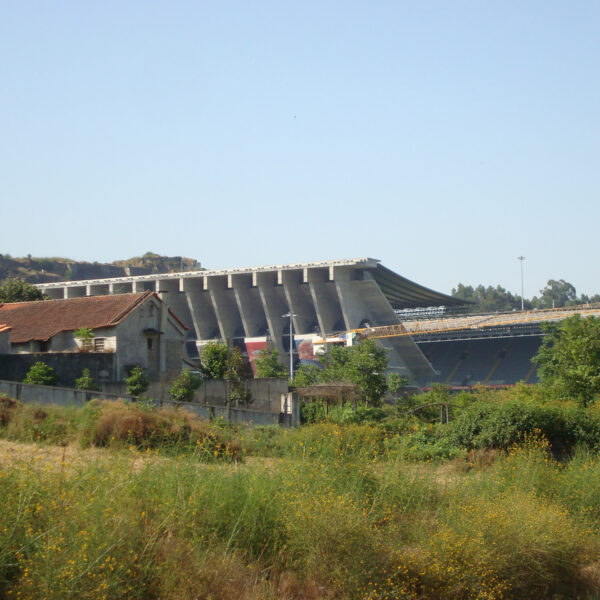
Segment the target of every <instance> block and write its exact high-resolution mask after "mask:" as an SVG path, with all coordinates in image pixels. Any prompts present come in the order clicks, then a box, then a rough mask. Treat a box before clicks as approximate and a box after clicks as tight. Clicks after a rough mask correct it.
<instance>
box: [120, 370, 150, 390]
mask: <svg viewBox="0 0 600 600" xmlns="http://www.w3.org/2000/svg"><path fill="white" fill-rule="evenodd" d="M125 385H126V386H127V387H126V389H127V394H128V395H129V396H135V397H136V398H138V397H139V396H141V395H142V394H143V393H144V392H145V391H147V390H148V387H149V386H150V382H149V381H148V378H147V377H146V373H144V369H142V367H134V368H133V369H132V371H131V373H130V374H129V377H127V379H126V380H125Z"/></svg>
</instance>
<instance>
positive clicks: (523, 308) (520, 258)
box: [517, 256, 525, 311]
mask: <svg viewBox="0 0 600 600" xmlns="http://www.w3.org/2000/svg"><path fill="white" fill-rule="evenodd" d="M517 258H518V259H519V260H520V261H521V311H523V310H525V303H524V298H523V261H524V260H525V257H524V256H517Z"/></svg>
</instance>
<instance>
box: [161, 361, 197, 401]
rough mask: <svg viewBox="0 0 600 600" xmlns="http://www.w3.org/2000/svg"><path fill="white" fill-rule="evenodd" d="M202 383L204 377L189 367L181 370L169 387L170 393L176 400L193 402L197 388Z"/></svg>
mask: <svg viewBox="0 0 600 600" xmlns="http://www.w3.org/2000/svg"><path fill="white" fill-rule="evenodd" d="M201 385H202V379H200V377H196V375H194V374H193V373H192V372H191V371H190V370H189V369H185V370H184V371H182V372H181V374H180V375H179V377H178V378H177V379H176V380H175V381H174V382H173V384H172V385H171V387H170V389H169V395H170V396H171V398H172V399H173V400H175V402H191V401H192V400H193V399H194V394H195V393H196V390H197V389H198V388H199V387H200V386H201Z"/></svg>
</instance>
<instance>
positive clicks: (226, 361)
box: [200, 342, 246, 382]
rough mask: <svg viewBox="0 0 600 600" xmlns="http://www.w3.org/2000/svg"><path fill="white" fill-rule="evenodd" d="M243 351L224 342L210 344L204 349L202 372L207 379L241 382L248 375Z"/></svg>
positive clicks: (201, 357)
mask: <svg viewBox="0 0 600 600" xmlns="http://www.w3.org/2000/svg"><path fill="white" fill-rule="evenodd" d="M245 366H246V365H245V362H244V358H243V357H242V352H241V350H240V349H239V348H238V347H237V346H234V347H233V348H231V347H228V346H227V344H225V343H223V342H209V343H208V344H206V346H204V348H203V349H202V354H201V356H200V370H201V371H202V376H203V377H204V378H205V379H229V380H230V381H234V382H235V381H240V380H241V379H243V378H244V376H245V375H246V373H245Z"/></svg>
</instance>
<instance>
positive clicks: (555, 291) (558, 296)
mask: <svg viewBox="0 0 600 600" xmlns="http://www.w3.org/2000/svg"><path fill="white" fill-rule="evenodd" d="M540 294H541V296H540V297H539V298H536V297H534V298H533V300H532V302H533V306H534V307H535V308H560V307H561V306H569V305H571V304H577V291H576V290H575V287H574V286H573V285H572V284H570V283H569V282H568V281H565V280H564V279H559V280H558V281H556V280H555V279H549V280H548V283H547V284H546V287H545V288H544V289H543V290H540Z"/></svg>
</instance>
